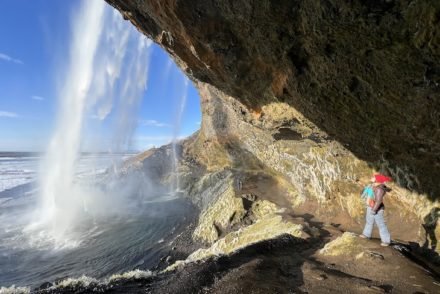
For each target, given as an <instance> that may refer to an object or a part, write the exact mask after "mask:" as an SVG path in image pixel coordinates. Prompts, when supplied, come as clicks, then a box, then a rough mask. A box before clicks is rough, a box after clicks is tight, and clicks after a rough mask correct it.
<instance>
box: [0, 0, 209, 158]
mask: <svg viewBox="0 0 440 294" xmlns="http://www.w3.org/2000/svg"><path fill="white" fill-rule="evenodd" d="M78 6H79V1H77V0H63V1H58V0H32V1H29V0H3V1H2V9H1V11H0V36H1V38H0V151H44V150H45V149H46V146H47V144H48V140H49V138H50V137H51V134H52V132H53V129H54V128H55V124H56V115H57V107H58V106H57V105H58V103H59V101H58V99H62V97H57V96H59V95H58V94H57V83H59V79H60V76H62V75H64V73H63V72H60V71H62V70H63V69H64V68H66V67H65V66H60V64H63V62H64V63H65V60H66V58H67V53H68V51H69V45H70V39H71V21H72V17H73V16H72V15H73V12H75V11H77V10H78ZM152 46H153V49H152V51H151V53H150V54H151V58H150V67H149V77H148V81H147V90H146V91H145V93H144V95H143V99H142V103H141V106H140V107H139V109H138V113H135V114H133V115H138V125H137V128H136V130H135V133H134V136H133V145H132V148H133V149H136V150H143V149H147V148H150V147H151V146H160V145H162V144H165V143H168V142H169V141H170V139H171V137H172V135H173V133H174V132H175V131H176V126H175V123H176V115H177V113H178V108H179V105H178V101H179V100H180V99H181V98H182V95H183V94H184V93H183V89H184V76H183V74H182V73H181V71H180V69H178V68H177V66H176V65H175V64H174V62H173V61H171V60H170V58H169V56H168V54H167V53H166V52H165V51H164V50H162V49H161V48H160V47H159V46H157V45H156V44H153V45H152ZM167 68H169V71H168V74H166V73H165V72H166V69H167ZM200 120H201V114H200V99H199V97H198V93H197V91H196V89H195V88H194V86H193V85H192V83H191V82H190V83H189V87H188V89H187V100H186V105H185V110H184V112H183V116H182V123H181V126H180V127H178V128H177V129H179V136H188V135H190V134H192V133H193V132H195V131H196V130H197V129H198V128H199V127H200V125H199V124H200ZM111 131H112V130H111V124H110V123H105V122H104V123H101V122H100V123H97V122H96V119H94V117H93V115H91V114H90V115H89V116H87V119H85V125H84V138H83V140H84V144H83V149H84V150H85V151H88V150H87V149H93V147H91V146H94V142H95V141H94V136H97V137H105V136H106V134H107V133H109V132H111ZM95 147H96V145H95ZM95 149H99V147H96V148H95ZM91 151H97V150H91Z"/></svg>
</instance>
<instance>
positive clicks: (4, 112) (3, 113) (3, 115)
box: [0, 111, 18, 118]
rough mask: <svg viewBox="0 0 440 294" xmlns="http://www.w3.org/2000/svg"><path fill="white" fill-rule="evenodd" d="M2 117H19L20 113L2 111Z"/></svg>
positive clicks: (0, 114) (0, 113)
mask: <svg viewBox="0 0 440 294" xmlns="http://www.w3.org/2000/svg"><path fill="white" fill-rule="evenodd" d="M0 117H8V118H17V117H18V114H16V113H15V112H9V111H0Z"/></svg>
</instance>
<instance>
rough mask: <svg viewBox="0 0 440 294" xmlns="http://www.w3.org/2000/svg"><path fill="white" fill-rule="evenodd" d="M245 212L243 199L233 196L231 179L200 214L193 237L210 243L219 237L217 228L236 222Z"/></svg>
mask: <svg viewBox="0 0 440 294" xmlns="http://www.w3.org/2000/svg"><path fill="white" fill-rule="evenodd" d="M245 213H246V210H245V209H244V206H243V200H242V199H241V198H238V197H235V192H234V187H233V183H232V180H231V181H230V184H229V187H228V188H227V189H226V190H225V191H224V192H223V193H222V195H220V196H219V198H218V200H217V201H216V202H215V203H214V204H213V205H212V206H210V207H209V208H208V209H206V210H205V211H204V212H203V213H202V214H201V215H200V217H199V223H198V225H197V228H196V229H195V231H194V233H193V238H194V239H196V240H199V241H202V242H205V243H209V244H211V243H213V242H214V241H216V240H217V239H218V237H219V232H218V229H221V228H226V227H227V226H232V225H234V224H236V223H238V222H239V221H240V220H241V219H242V218H243V216H244V215H245ZM216 226H217V228H216Z"/></svg>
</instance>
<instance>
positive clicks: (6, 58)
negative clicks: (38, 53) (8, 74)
mask: <svg viewBox="0 0 440 294" xmlns="http://www.w3.org/2000/svg"><path fill="white" fill-rule="evenodd" d="M0 59H2V60H5V61H9V62H13V63H16V64H24V63H23V61H21V60H20V59H16V58H13V57H11V56H9V55H7V54H4V53H1V52H0Z"/></svg>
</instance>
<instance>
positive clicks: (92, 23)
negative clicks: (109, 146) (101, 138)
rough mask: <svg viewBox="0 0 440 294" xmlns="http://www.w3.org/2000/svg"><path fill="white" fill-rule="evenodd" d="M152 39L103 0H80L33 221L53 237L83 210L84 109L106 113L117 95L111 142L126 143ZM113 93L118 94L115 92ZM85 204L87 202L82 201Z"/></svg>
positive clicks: (120, 146)
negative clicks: (79, 176)
mask: <svg viewBox="0 0 440 294" xmlns="http://www.w3.org/2000/svg"><path fill="white" fill-rule="evenodd" d="M150 46H151V41H150V40H148V39H146V38H145V37H144V36H141V35H140V34H139V33H138V32H137V31H135V30H134V29H133V28H132V26H130V25H129V24H128V23H125V22H124V21H123V19H122V17H121V16H120V15H119V13H118V12H116V11H115V10H113V9H112V8H110V7H109V6H107V4H105V2H104V1H83V2H81V7H80V9H79V11H78V13H77V14H76V15H75V16H74V21H73V24H72V38H71V44H70V52H69V57H68V65H67V68H66V69H65V70H66V75H65V80H64V83H63V86H62V87H61V90H60V91H59V94H58V96H59V104H60V105H59V113H58V120H57V125H56V129H55V131H54V134H53V137H52V139H51V141H50V144H49V147H48V150H47V154H46V157H45V159H44V161H43V163H42V171H41V180H40V186H41V187H40V194H41V197H40V199H41V201H40V202H41V203H40V207H39V209H38V213H37V214H38V221H37V223H36V224H34V227H38V228H42V227H43V228H45V230H46V231H45V232H46V233H48V235H50V237H51V238H53V239H55V241H60V240H61V239H64V237H65V233H66V232H67V231H68V230H69V229H70V228H71V227H72V226H74V224H75V222H76V221H77V220H78V218H80V215H81V214H82V213H84V209H85V204H84V203H91V202H92V203H95V204H96V208H99V206H100V205H99V203H96V201H95V202H93V201H90V199H89V198H93V197H94V196H95V195H89V193H88V192H86V191H85V190H84V189H82V188H81V187H80V185H78V184H77V183H75V168H76V163H77V160H78V158H79V152H80V149H81V143H82V141H81V137H82V131H83V128H84V122H85V118H86V116H87V115H86V114H87V111H94V112H95V113H96V114H95V116H97V117H98V118H99V119H101V120H103V119H105V118H106V117H107V116H108V115H109V114H110V113H111V112H112V109H113V103H114V102H115V99H116V97H115V96H118V95H119V97H120V98H119V103H118V109H117V111H116V115H115V119H114V121H115V125H114V126H113V128H114V129H115V130H116V132H115V134H114V138H113V142H114V145H115V146H114V148H115V149H117V150H121V149H124V148H127V147H129V144H130V138H131V135H132V133H133V131H134V128H135V126H136V124H135V122H136V121H137V118H136V115H135V111H136V109H137V108H138V106H139V103H140V102H139V101H140V98H141V97H142V94H143V93H144V91H145V88H146V80H147V73H148V58H149V53H150ZM115 94H117V95H115ZM87 209H88V210H90V209H91V208H90V207H87Z"/></svg>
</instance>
